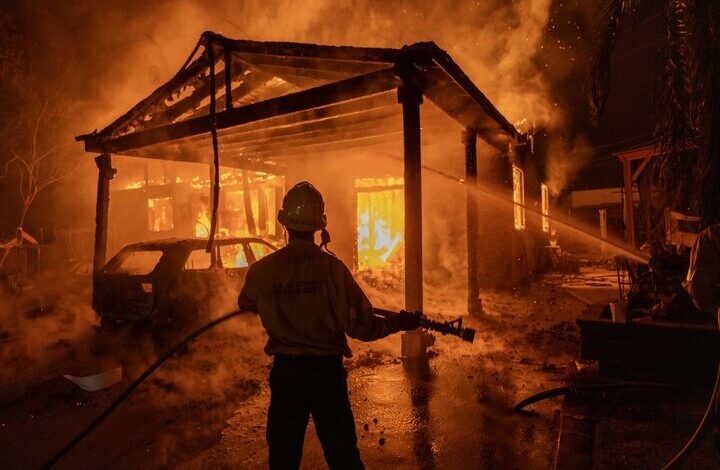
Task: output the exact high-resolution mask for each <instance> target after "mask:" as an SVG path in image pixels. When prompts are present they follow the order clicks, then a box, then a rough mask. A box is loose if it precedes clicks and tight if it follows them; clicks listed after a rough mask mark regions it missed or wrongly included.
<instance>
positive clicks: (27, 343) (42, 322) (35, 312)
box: [0, 275, 105, 399]
mask: <svg viewBox="0 0 720 470" xmlns="http://www.w3.org/2000/svg"><path fill="white" fill-rule="evenodd" d="M89 292H90V291H89V288H88V286H87V284H84V283H83V282H77V280H74V281H73V280H67V279H66V280H65V281H62V280H58V279H56V278H54V279H53V278H52V277H51V276H49V275H43V276H41V277H40V278H39V279H38V280H37V281H36V283H35V284H33V285H31V286H30V288H29V289H28V290H27V291H26V292H25V293H24V295H22V296H19V297H18V296H15V295H11V294H9V293H7V292H6V291H4V290H0V362H2V364H3V367H2V368H0V396H3V397H4V398H5V399H8V398H14V397H15V396H17V395H18V394H20V393H22V392H23V390H24V388H25V387H28V386H32V385H34V384H37V383H40V382H43V381H45V380H48V379H50V378H52V377H57V376H58V375H60V374H62V373H70V374H78V375H83V373H85V372H87V370H84V367H86V366H87V365H88V362H90V361H91V356H92V352H91V350H92V345H93V342H92V341H91V337H92V335H93V333H94V329H95V327H96V326H97V325H98V320H97V317H96V315H95V313H94V312H93V311H92V309H91V308H90V302H89ZM92 362H94V363H97V362H98V361H95V360H94V359H93V360H92ZM100 362H101V364H100V365H99V367H101V368H102V367H104V365H105V364H102V361H100ZM61 364H62V365H61Z"/></svg>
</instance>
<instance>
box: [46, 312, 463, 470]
mask: <svg viewBox="0 0 720 470" xmlns="http://www.w3.org/2000/svg"><path fill="white" fill-rule="evenodd" d="M374 310H375V313H376V314H377V315H379V316H382V317H384V316H387V315H394V314H396V312H392V311H390V310H383V309H377V308H376V309H374ZM242 313H250V312H244V311H242V310H235V311H232V312H230V313H227V314H225V315H223V316H221V317H218V318H216V319H215V320H213V321H211V322H210V323H207V324H206V325H204V326H202V327H200V328H198V329H197V330H195V331H193V332H192V333H190V334H189V335H187V336H186V337H185V338H184V339H183V340H182V341H180V342H179V343H177V344H176V345H175V346H173V347H172V348H170V349H169V350H168V351H166V352H165V353H164V354H163V355H161V356H160V357H159V358H158V359H157V360H156V361H155V362H154V363H153V364H152V365H151V366H150V367H148V368H147V369H146V370H145V372H143V373H142V374H140V376H138V378H136V379H135V380H134V381H133V382H132V383H131V384H130V385H129V386H128V387H127V388H126V389H125V390H123V391H122V393H120V395H118V397H117V398H116V399H115V400H113V402H112V403H110V405H109V406H108V407H107V408H105V409H104V410H103V412H102V413H100V414H99V415H98V416H97V417H96V418H95V419H94V420H92V421H91V422H90V424H88V425H87V426H85V428H83V429H82V430H81V431H80V432H79V433H78V434H77V435H76V436H75V437H74V438H73V439H72V440H71V441H70V442H68V443H67V444H66V445H65V446H64V447H63V448H62V449H60V450H59V451H58V452H57V453H55V455H53V456H52V457H51V458H50V459H49V460H48V461H47V462H45V463H44V464H43V465H42V467H41V468H42V469H43V470H45V469H49V468H51V467H53V466H55V465H56V464H57V463H58V462H59V461H60V460H62V458H63V457H65V455H67V454H68V452H70V451H71V450H72V449H74V448H75V446H77V445H78V444H79V443H80V442H81V441H82V440H83V439H85V438H86V437H87V436H88V435H89V434H90V433H91V432H93V430H95V428H97V427H98V426H99V425H100V424H101V423H102V422H103V421H105V419H106V418H107V417H108V416H110V414H111V413H112V412H113V411H115V409H116V408H117V407H118V406H120V404H121V403H122V402H124V401H125V400H126V399H127V398H128V397H129V396H130V395H131V394H132V392H133V391H135V389H136V388H138V387H139V386H140V384H142V383H143V382H144V381H145V379H147V378H148V377H150V375H151V374H152V373H153V372H155V370H157V368H158V367H160V366H161V365H162V364H163V363H164V362H165V361H167V360H168V359H169V358H170V357H171V356H172V355H174V354H175V353H177V352H178V351H180V350H182V349H183V348H185V346H187V344H188V343H190V342H191V341H192V340H194V339H195V338H197V337H198V336H200V335H202V334H203V333H205V332H207V331H209V330H211V329H212V328H215V327H216V326H217V325H219V324H220V323H223V322H225V321H227V320H229V319H231V318H234V317H237V316H238V315H240V314H242ZM417 315H418V317H419V322H420V327H421V328H426V329H429V330H433V331H437V332H439V333H440V334H442V335H446V334H449V335H453V336H458V337H459V338H461V339H462V340H463V341H468V342H471V343H472V342H473V340H474V338H475V330H474V329H472V328H463V327H462V318H458V319H457V320H454V321H451V322H444V321H436V320H431V319H429V318H427V317H426V316H425V315H423V314H421V313H420V312H418V313H417Z"/></svg>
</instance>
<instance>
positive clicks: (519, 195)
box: [512, 165, 525, 230]
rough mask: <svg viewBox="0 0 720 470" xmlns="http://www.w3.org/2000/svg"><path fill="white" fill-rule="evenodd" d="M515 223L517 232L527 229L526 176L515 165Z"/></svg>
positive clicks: (513, 172) (513, 173) (513, 168)
mask: <svg viewBox="0 0 720 470" xmlns="http://www.w3.org/2000/svg"><path fill="white" fill-rule="evenodd" d="M512 175H513V202H514V203H515V205H514V206H513V221H514V223H515V229H516V230H523V229H524V228H525V175H524V174H523V171H522V170H521V169H520V168H518V167H516V166H515V165H513V167H512Z"/></svg>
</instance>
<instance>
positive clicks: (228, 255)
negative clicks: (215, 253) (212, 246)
mask: <svg viewBox="0 0 720 470" xmlns="http://www.w3.org/2000/svg"><path fill="white" fill-rule="evenodd" d="M220 259H221V260H222V265H223V267H224V268H246V267H247V266H248V260H247V256H246V255H245V250H244V249H243V246H242V243H235V244H232V245H220Z"/></svg>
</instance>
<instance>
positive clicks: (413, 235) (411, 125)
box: [398, 67, 423, 312]
mask: <svg viewBox="0 0 720 470" xmlns="http://www.w3.org/2000/svg"><path fill="white" fill-rule="evenodd" d="M408 68H409V67H408ZM402 75H405V76H404V77H403V83H402V84H401V85H400V87H399V88H398V101H399V102H400V103H401V104H402V108H403V145H404V147H403V148H404V156H405V159H404V160H405V309H406V310H408V311H411V312H412V311H422V309H423V273H422V174H421V172H422V166H421V160H420V104H421V103H422V86H421V85H420V84H419V83H418V82H417V81H416V80H415V77H414V76H412V74H410V73H403V74H402Z"/></svg>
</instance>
